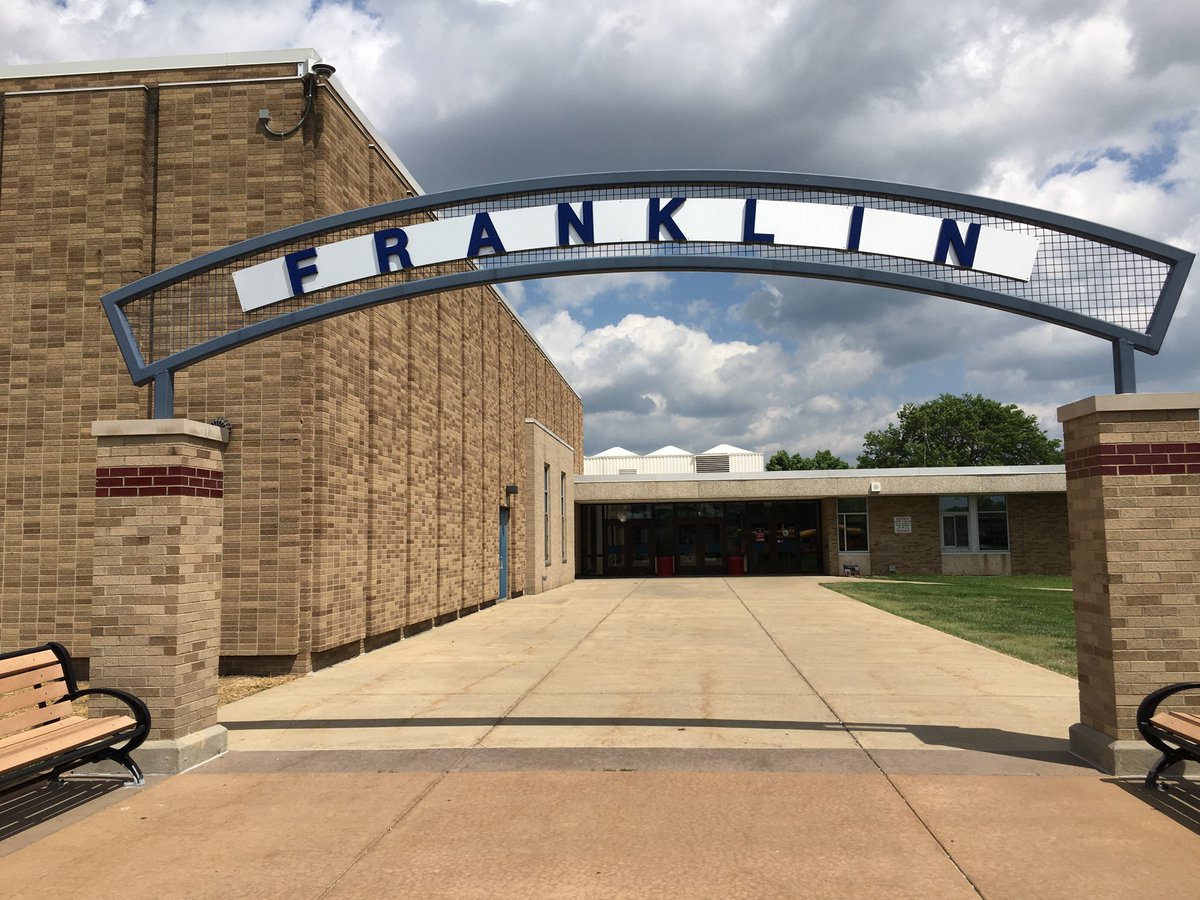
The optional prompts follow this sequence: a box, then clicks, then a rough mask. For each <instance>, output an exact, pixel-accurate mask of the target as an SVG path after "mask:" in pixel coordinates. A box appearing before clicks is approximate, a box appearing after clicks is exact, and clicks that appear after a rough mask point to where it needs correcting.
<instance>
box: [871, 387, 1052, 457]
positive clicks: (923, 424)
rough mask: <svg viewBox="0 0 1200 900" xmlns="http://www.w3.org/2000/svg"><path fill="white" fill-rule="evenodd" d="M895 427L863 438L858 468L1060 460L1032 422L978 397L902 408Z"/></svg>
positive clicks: (1011, 406)
mask: <svg viewBox="0 0 1200 900" xmlns="http://www.w3.org/2000/svg"><path fill="white" fill-rule="evenodd" d="M896 419H897V422H896V423H895V424H893V425H889V426H888V427H887V428H885V429H883V430H882V431H869V432H867V434H866V435H865V436H864V437H863V452H862V453H861V454H860V455H859V457H858V466H859V468H861V469H892V468H900V467H910V466H911V467H916V466H1037V465H1051V464H1054V463H1061V462H1062V461H1063V454H1062V442H1061V441H1059V440H1052V439H1051V438H1049V437H1047V436H1046V433H1045V432H1044V431H1042V429H1041V428H1040V427H1039V426H1038V423H1037V418H1036V417H1035V416H1033V415H1032V414H1030V413H1027V412H1025V411H1024V410H1022V409H1021V408H1020V407H1018V406H1016V405H1015V404H1012V403H1009V404H1003V403H998V402H996V401H995V400H989V399H987V398H986V397H982V396H980V395H979V394H963V395H962V396H961V397H958V396H955V395H953V394H942V395H941V396H940V397H938V398H937V399H936V400H929V401H927V402H925V403H918V404H914V403H905V404H904V406H902V407H901V408H900V411H899V412H897V413H896Z"/></svg>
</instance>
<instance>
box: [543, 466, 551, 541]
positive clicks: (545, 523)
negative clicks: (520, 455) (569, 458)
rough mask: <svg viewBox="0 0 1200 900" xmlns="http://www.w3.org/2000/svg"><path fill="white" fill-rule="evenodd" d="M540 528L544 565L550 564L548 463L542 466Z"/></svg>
mask: <svg viewBox="0 0 1200 900" xmlns="http://www.w3.org/2000/svg"><path fill="white" fill-rule="evenodd" d="M542 530H543V531H544V532H545V535H544V537H545V540H544V542H543V543H544V544H545V545H546V546H545V550H546V565H550V463H545V464H544V465H543V466H542Z"/></svg>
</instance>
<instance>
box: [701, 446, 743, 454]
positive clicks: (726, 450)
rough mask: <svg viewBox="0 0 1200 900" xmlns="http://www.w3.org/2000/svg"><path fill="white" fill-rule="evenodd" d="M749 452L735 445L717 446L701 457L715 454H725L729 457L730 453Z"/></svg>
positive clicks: (706, 451)
mask: <svg viewBox="0 0 1200 900" xmlns="http://www.w3.org/2000/svg"><path fill="white" fill-rule="evenodd" d="M749 452H750V451H749V450H743V449H742V448H741V447H735V446H733V444H717V446H715V447H712V448H710V449H708V450H705V451H704V452H703V453H702V454H700V455H701V456H711V455H713V454H720V453H724V454H725V455H726V456H728V455H729V454H730V453H749Z"/></svg>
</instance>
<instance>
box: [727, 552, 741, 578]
mask: <svg viewBox="0 0 1200 900" xmlns="http://www.w3.org/2000/svg"><path fill="white" fill-rule="evenodd" d="M726 572H727V573H728V574H730V575H745V574H746V558H745V557H744V556H731V557H729V561H728V563H727V564H726Z"/></svg>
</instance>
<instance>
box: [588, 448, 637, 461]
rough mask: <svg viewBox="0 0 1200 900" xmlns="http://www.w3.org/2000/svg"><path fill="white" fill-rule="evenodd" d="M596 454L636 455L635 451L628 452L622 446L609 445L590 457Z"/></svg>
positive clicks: (594, 456) (593, 457)
mask: <svg viewBox="0 0 1200 900" xmlns="http://www.w3.org/2000/svg"><path fill="white" fill-rule="evenodd" d="M597 456H637V454H636V453H630V452H629V451H628V450H626V449H625V448H624V447H609V448H608V449H607V450H601V451H600V452H599V453H595V454H593V455H592V459H595V458H596V457H597Z"/></svg>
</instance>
